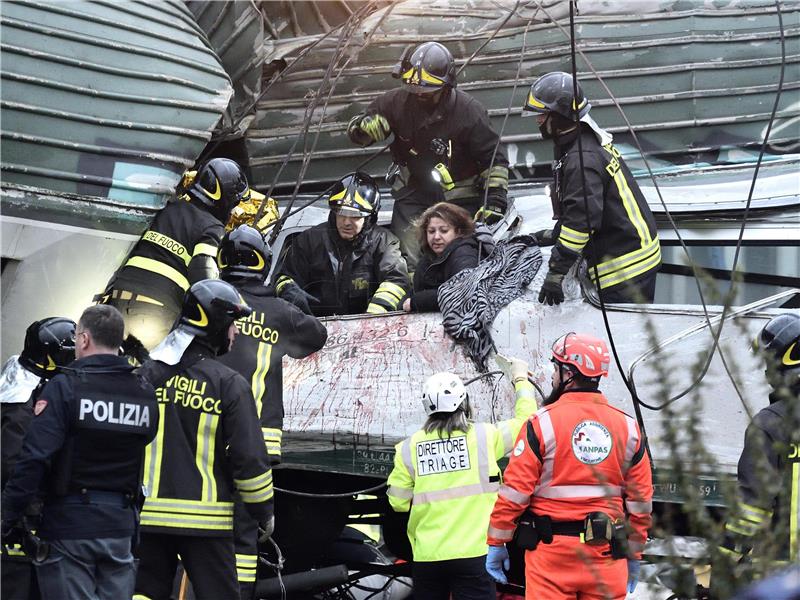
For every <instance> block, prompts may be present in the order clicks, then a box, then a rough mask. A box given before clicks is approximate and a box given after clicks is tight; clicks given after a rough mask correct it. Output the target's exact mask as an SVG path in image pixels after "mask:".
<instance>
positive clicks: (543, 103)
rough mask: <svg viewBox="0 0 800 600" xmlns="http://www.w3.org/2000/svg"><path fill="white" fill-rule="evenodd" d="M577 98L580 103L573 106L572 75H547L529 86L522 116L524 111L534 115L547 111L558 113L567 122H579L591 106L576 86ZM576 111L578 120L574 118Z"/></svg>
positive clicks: (579, 87) (556, 73)
mask: <svg viewBox="0 0 800 600" xmlns="http://www.w3.org/2000/svg"><path fill="white" fill-rule="evenodd" d="M578 98H580V102H579V103H578V105H577V106H573V104H574V103H573V89H572V75H570V74H569V73H562V72H561V71H554V72H552V73H548V74H547V75H542V76H541V77H539V79H537V80H536V81H535V82H534V83H533V85H532V86H531V89H530V92H528V99H527V100H526V101H525V106H523V107H522V115H523V116H525V112H526V111H530V112H536V113H546V112H549V111H552V112H555V113H558V114H559V115H561V116H562V117H564V118H566V119H568V120H569V121H573V122H575V121H579V120H580V119H581V117H583V116H584V115H585V114H586V113H588V112H589V109H590V108H592V105H591V104H590V103H589V101H588V100H587V99H586V96H584V95H583V90H582V89H581V86H580V84H578ZM576 110H577V111H578V118H577V119H576V118H575V111H576Z"/></svg>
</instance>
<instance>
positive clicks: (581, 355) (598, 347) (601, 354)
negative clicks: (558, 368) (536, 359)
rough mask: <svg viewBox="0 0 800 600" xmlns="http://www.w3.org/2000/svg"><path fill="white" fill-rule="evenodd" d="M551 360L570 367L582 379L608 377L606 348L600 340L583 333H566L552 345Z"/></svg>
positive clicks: (608, 360)
mask: <svg viewBox="0 0 800 600" xmlns="http://www.w3.org/2000/svg"><path fill="white" fill-rule="evenodd" d="M553 360H554V361H556V362H558V363H561V364H564V365H571V366H572V367H573V368H574V369H575V370H577V371H578V372H579V373H580V374H581V375H583V376H584V377H589V378H593V377H598V378H599V377H603V376H606V375H608V364H609V362H610V359H609V356H608V346H607V345H606V343H605V342H604V341H603V340H601V339H600V338H596V337H594V336H592V335H586V334H585V333H568V334H566V335H562V336H561V337H560V338H558V339H557V340H556V341H555V342H554V343H553Z"/></svg>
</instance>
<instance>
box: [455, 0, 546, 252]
mask: <svg viewBox="0 0 800 600" xmlns="http://www.w3.org/2000/svg"><path fill="white" fill-rule="evenodd" d="M519 4H520V0H517V2H516V4H514V8H512V9H511V10H510V11H509V13H508V16H507V17H506V18H505V19H504V20H503V21H502V22H501V24H500V26H498V28H497V29H496V30H495V31H494V33H493V34H492V36H491V37H490V38H489V39H488V40H487V41H486V43H484V44H483V45H482V46H480V48H478V50H480V49H482V48H484V47H485V46H486V44H488V43H489V42H490V41H491V40H492V38H494V36H495V35H497V33H498V32H499V31H500V28H501V27H502V26H503V25H505V24H506V23H507V22H508V20H509V19H510V18H511V17H512V16H513V15H514V14H517V8H519ZM537 12H538V10H536V11H534V12H533V14H532V15H531V16H530V18H529V19H528V20H527V22H526V23H525V30H524V32H523V34H522V51H521V52H520V53H519V62H518V63H517V73H516V75H515V76H514V86H513V87H512V89H511V96H510V97H509V99H508V106H507V107H506V114H505V117H503V124H502V125H501V126H500V131H499V132H498V133H497V142H496V143H495V145H494V149H493V150H492V159H491V160H490V161H489V168H488V170H487V172H489V173H491V170H492V168H494V160H495V158H496V157H497V150H498V148H499V147H500V141H501V140H502V138H503V132H504V131H505V129H506V123H508V116H509V115H510V114H511V104H512V103H513V102H514V96H515V95H516V93H517V85H519V75H520V72H521V71H522V63H523V61H524V60H525V48H526V47H527V43H528V29H529V28H530V26H531V23H532V22H533V19H534V18H535V17H536V13H537ZM478 50H476V51H475V53H473V54H472V56H470V57H469V59H468V60H467V63H465V64H464V66H463V67H462V69H463V68H464V67H465V66H467V64H468V63H469V61H471V60H472V59H473V58H474V57H475V55H476V54H477V52H478ZM459 72H461V71H460V70H459ZM488 203H489V187H488V186H485V187H484V190H483V204H482V209H481V215H485V214H486V207H487V205H488ZM482 246H483V241H482V240H481V238H480V237H479V238H478V262H479V263H480V262H481V258H482V256H483V252H482Z"/></svg>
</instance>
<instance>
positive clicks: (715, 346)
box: [539, 4, 785, 413]
mask: <svg viewBox="0 0 800 600" xmlns="http://www.w3.org/2000/svg"><path fill="white" fill-rule="evenodd" d="M539 8H541V9H542V11H543V12H544V13H545V15H547V17H548V18H549V19H550V20H551V22H553V24H554V25H555V26H556V27H558V28H559V29H560V30H561V31H562V33H564V35H565V36H567V37H569V38H570V39H572V38H573V37H574V36H571V35H569V34H567V32H565V31H564V28H563V27H562V26H561V25H560V24H559V23H558V22H557V21H556V20H555V19H554V18H553V17H552V16H551V15H550V14H549V13H548V11H547V10H546V9H545V8H544V7H542V6H541V4H539ZM778 10H779V11H780V9H778ZM779 19H780V13H779ZM780 23H781V31H780V34H781V42H782V49H783V43H784V41H783V40H784V34H783V25H782V20H781V22H780ZM573 52H574V49H573ZM578 52H579V53H580V54H581V57H582V58H583V59H584V61H585V62H586V64H587V66H588V67H589V69H590V70H591V71H592V73H593V74H594V75H595V77H596V78H597V80H598V82H599V83H600V84H601V85H602V86H603V88H604V89H605V91H606V93H607V94H608V95H609V97H610V98H611V100H612V102H613V103H614V105H615V107H616V108H617V110H618V111H619V113H620V115H621V116H622V118H623V120H624V121H625V123H626V125H627V128H628V131H629V132H630V134H631V136H632V138H633V140H634V143H635V144H636V147H637V148H638V150H639V153H640V155H641V157H642V160H643V162H644V164H645V167H646V168H647V171H648V174H649V176H650V179H651V180H652V182H653V186H654V188H655V190H656V193H657V195H658V198H659V201H660V203H661V205H662V206H663V209H664V213H665V214H666V216H667V218H668V220H669V222H670V225H671V227H672V229H673V230H674V231H675V234H676V236H677V238H678V240H679V242H680V245H681V247H682V249H683V251H684V253H685V255H686V258H687V262H688V263H689V264H690V265H691V266H692V269H693V272H694V273H695V283H696V285H697V290H698V294H699V296H700V302H701V304H702V306H703V313H704V316H705V319H706V323H707V326H708V328H709V330H710V331H711V333H712V347H711V349H710V351H709V354H708V357H707V360H706V363H705V365H704V367H703V369H702V370H701V372H700V374H699V375H698V378H697V380H696V381H694V382H693V383H692V384H691V385H690V386H689V387H688V388H687V389H686V390H684V391H683V392H682V393H681V394H679V395H677V396H676V397H674V398H672V399H671V400H670V402H672V401H675V400H677V399H679V398H681V397H682V396H684V395H685V394H687V393H688V392H689V391H691V390H692V389H694V388H695V387H696V386H697V385H698V384H699V382H700V381H701V380H702V378H703V376H704V375H705V373H706V372H707V370H708V368H709V366H710V363H711V359H712V358H713V354H714V352H715V351H716V350H717V349H719V350H720V358H721V360H722V363H723V366H724V368H725V371H726V373H727V375H728V377H729V379H730V380H731V383H732V384H733V386H734V389H735V390H736V392H737V394H738V395H739V398H740V401H741V402H742V404H743V405H744V406H745V410H748V409H747V406H746V404H745V403H744V399H743V397H742V394H741V392H740V390H739V388H738V385H737V383H736V381H735V379H734V377H733V375H732V373H731V371H730V368H729V367H728V364H727V360H726V359H725V355H724V353H723V352H722V349H721V348H720V347H719V345H718V339H719V336H715V335H714V330H713V328H712V326H711V322H710V321H711V319H710V316H709V314H708V308H707V306H706V303H705V298H704V294H703V290H702V288H701V286H700V281H699V278H698V267H697V265H696V264H695V262H694V261H693V260H692V258H691V255H690V254H689V250H688V247H687V246H686V243H685V241H684V240H683V237H682V236H681V233H680V230H679V229H678V227H677V225H676V223H675V221H674V219H673V217H672V214H671V213H670V211H669V208H668V207H667V205H666V203H665V201H664V198H663V196H662V194H661V190H660V188H659V187H658V183H657V181H656V179H655V175H654V174H653V171H652V168H651V167H650V163H649V161H648V160H647V157H646V155H645V153H644V151H643V150H642V146H641V143H640V142H639V139H638V136H637V135H636V132H635V131H634V130H633V127H632V125H631V123H630V121H629V120H628V118H627V115H625V112H624V111H623V109H622V107H621V106H620V104H619V102H618V101H617V99H616V97H615V96H614V94H613V93H612V92H611V90H610V89H609V88H608V86H607V85H606V83H605V82H604V81H603V79H602V78H601V77H600V75H599V74H598V73H597V71H596V70H595V69H594V67H593V66H592V64H591V61H590V60H589V59H588V58H587V57H586V55H585V54H584V53H583V51H581V50H578ZM783 56H784V58H783V61H782V64H781V69H782V71H781V76H783V68H784V65H785V51H784V55H783ZM776 106H777V104H776ZM774 116H775V112H774V111H773V115H772V117H771V118H770V126H771V124H772V122H773V120H774ZM762 150H763V147H762ZM745 223H746V218H745V220H744V221H743V226H744V224H745ZM740 242H741V238H740ZM739 245H740V243H738V244H737V248H738V247H739ZM598 296H599V294H598ZM618 366H619V365H618ZM630 385H631V386H632V387H633V390H634V392H635V384H634V382H633V381H631V382H630ZM629 391H630V388H629ZM637 399H638V397H637ZM634 402H636V400H634ZM639 402H641V401H640V400H639ZM641 404H642V406H644V407H645V408H650V409H652V408H651V406H650V405H648V404H645V403H641ZM665 405H666V404H665ZM663 406H664V405H662V407H663ZM748 413H749V410H748Z"/></svg>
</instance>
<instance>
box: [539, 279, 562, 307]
mask: <svg viewBox="0 0 800 600" xmlns="http://www.w3.org/2000/svg"><path fill="white" fill-rule="evenodd" d="M563 281H564V275H562V274H561V273H553V271H548V272H547V275H546V276H545V278H544V283H543V284H542V289H541V291H540V292H539V302H541V303H542V304H547V305H548V306H553V305H554V304H561V303H562V302H563V301H564V290H563V289H561V283H562V282H563Z"/></svg>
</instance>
